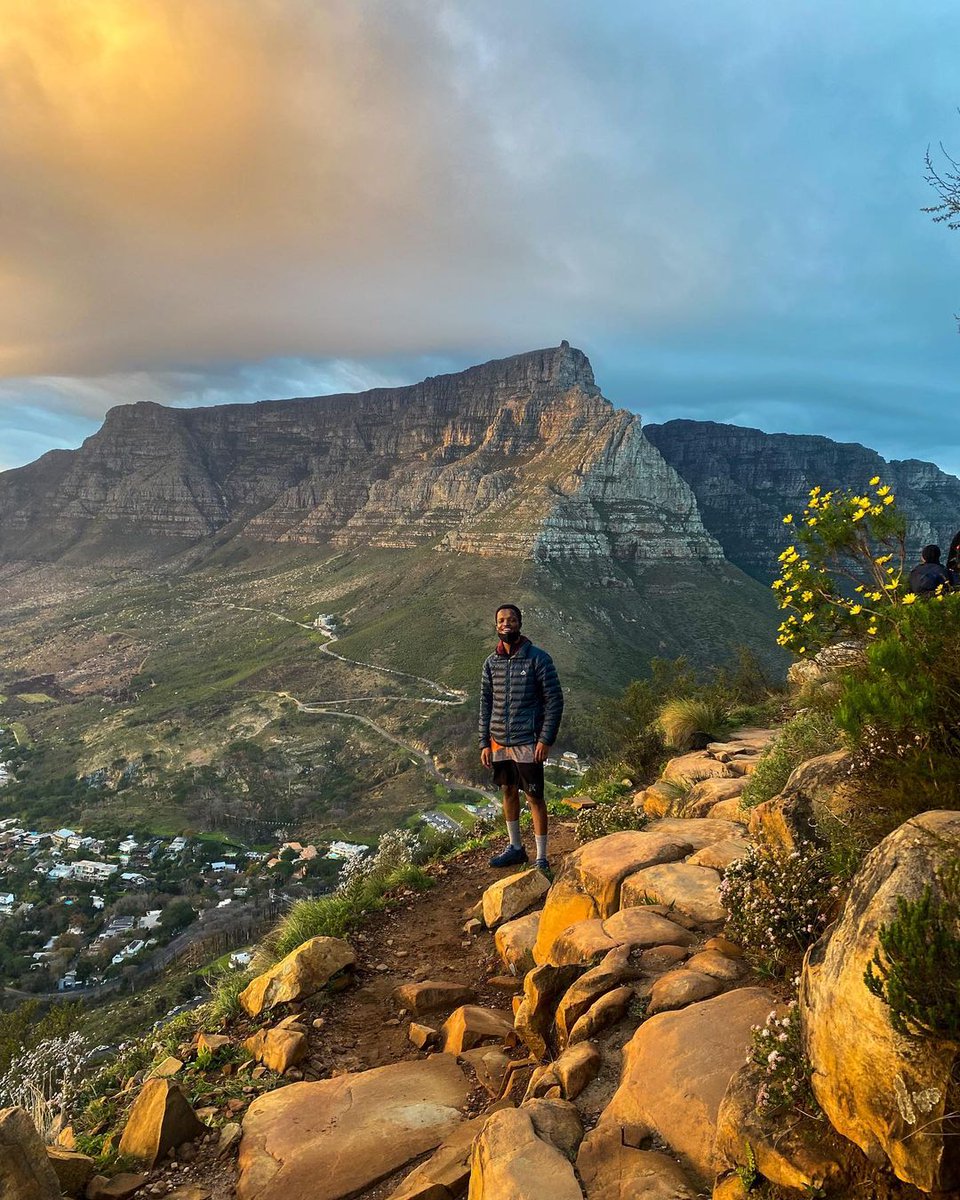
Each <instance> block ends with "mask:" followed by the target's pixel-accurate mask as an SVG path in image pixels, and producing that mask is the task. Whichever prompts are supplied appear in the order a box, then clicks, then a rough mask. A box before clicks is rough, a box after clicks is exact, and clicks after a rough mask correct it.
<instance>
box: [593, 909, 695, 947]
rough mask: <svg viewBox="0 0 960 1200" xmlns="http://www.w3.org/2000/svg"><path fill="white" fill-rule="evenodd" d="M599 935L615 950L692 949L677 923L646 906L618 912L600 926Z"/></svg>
mask: <svg viewBox="0 0 960 1200" xmlns="http://www.w3.org/2000/svg"><path fill="white" fill-rule="evenodd" d="M603 931H604V933H605V934H606V935H607V937H610V938H612V939H613V941H614V942H616V944H617V945H618V946H629V947H630V949H631V950H643V949H646V948H648V947H650V946H692V945H693V943H694V942H695V941H696V938H695V937H694V936H693V934H692V933H690V932H689V930H687V929H684V928H683V927H682V925H680V924H679V922H678V921H676V920H674V919H671V918H670V917H668V916H665V915H664V914H663V913H659V912H657V911H656V910H655V909H653V908H652V907H651V906H650V905H648V904H640V905H636V906H635V907H632V908H627V907H624V908H621V910H620V911H619V912H618V913H614V915H613V916H612V917H608V918H607V919H606V921H604V923H603Z"/></svg>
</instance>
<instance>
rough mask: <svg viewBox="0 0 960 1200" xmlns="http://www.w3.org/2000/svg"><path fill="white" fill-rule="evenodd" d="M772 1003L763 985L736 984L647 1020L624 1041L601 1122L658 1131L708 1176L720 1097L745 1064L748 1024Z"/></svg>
mask: <svg viewBox="0 0 960 1200" xmlns="http://www.w3.org/2000/svg"><path fill="white" fill-rule="evenodd" d="M776 1003H777V1000H776V997H775V996H774V994H773V993H772V992H770V991H768V990H767V989H766V988H756V987H755V988H738V989H736V990H735V991H732V992H726V993H724V994H723V995H722V996H716V997H714V998H713V999H712V1000H703V1001H701V1002H700V1003H699V1004H690V1005H688V1006H687V1007H686V1008H683V1009H680V1010H679V1011H678V1012H668V1013H659V1014H658V1015H657V1016H655V1017H650V1019H649V1020H647V1021H644V1023H643V1024H642V1025H641V1026H640V1028H639V1029H638V1030H637V1032H636V1033H635V1034H634V1035H633V1037H632V1038H631V1039H630V1041H629V1042H628V1043H627V1045H626V1047H625V1048H624V1061H623V1072H622V1075H621V1082H620V1087H619V1088H618V1089H617V1091H616V1092H615V1093H614V1095H613V1098H612V1099H611V1101H610V1103H609V1104H608V1105H607V1107H606V1108H605V1109H604V1111H603V1115H602V1116H601V1118H600V1123H601V1124H603V1125H606V1124H613V1125H618V1126H620V1127H624V1126H634V1125H642V1126H645V1127H646V1128H648V1129H651V1130H653V1131H655V1132H656V1133H658V1134H659V1135H660V1137H662V1138H663V1140H664V1141H665V1142H666V1143H667V1145H668V1146H670V1147H671V1149H672V1150H674V1151H675V1152H676V1153H677V1154H678V1155H680V1156H681V1157H682V1158H683V1159H684V1160H685V1161H686V1164H687V1165H688V1166H689V1168H690V1169H691V1171H692V1172H693V1173H695V1174H696V1175H698V1176H699V1177H700V1178H701V1179H703V1180H711V1181H712V1179H713V1176H714V1172H715V1167H716V1158H715V1149H714V1143H715V1139H716V1132H717V1113H718V1111H719V1109H720V1102H721V1100H722V1099H723V1096H724V1093H725V1091H726V1089H727V1084H728V1083H729V1082H730V1080H731V1079H732V1078H733V1075H734V1073H735V1072H736V1071H738V1070H739V1069H740V1067H742V1066H743V1063H744V1060H745V1058H746V1055H747V1049H748V1047H749V1045H750V1039H751V1030H752V1029H753V1026H754V1025H763V1023H764V1021H765V1020H766V1018H767V1015H768V1013H769V1012H770V1011H771V1010H772V1009H773V1008H775V1007H776Z"/></svg>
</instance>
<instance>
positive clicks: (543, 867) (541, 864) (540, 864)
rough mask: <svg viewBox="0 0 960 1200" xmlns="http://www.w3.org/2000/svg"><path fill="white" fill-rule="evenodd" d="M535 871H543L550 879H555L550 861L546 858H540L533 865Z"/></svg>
mask: <svg viewBox="0 0 960 1200" xmlns="http://www.w3.org/2000/svg"><path fill="white" fill-rule="evenodd" d="M533 866H534V870H536V871H542V872H543V873H544V875H546V876H547V878H548V879H552V878H553V872H552V871H551V870H550V860H549V859H546V858H538V859H537V860H536V862H535V863H534V864H533Z"/></svg>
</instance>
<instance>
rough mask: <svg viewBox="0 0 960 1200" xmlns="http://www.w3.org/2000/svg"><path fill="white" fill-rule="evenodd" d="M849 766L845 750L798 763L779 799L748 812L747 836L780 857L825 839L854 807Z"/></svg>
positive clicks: (854, 786) (853, 783)
mask: <svg viewBox="0 0 960 1200" xmlns="http://www.w3.org/2000/svg"><path fill="white" fill-rule="evenodd" d="M850 766H851V756H850V754H849V752H848V751H846V750H835V751H834V752H833V753H832V754H820V755H817V757H816V758H808V759H807V760H806V761H805V762H802V763H800V764H799V765H798V766H797V767H795V768H794V769H793V771H792V772H791V773H790V777H789V779H788V780H787V782H786V784H785V785H784V787H783V791H781V793H780V795H779V796H774V797H773V799H771V800H765V801H764V802H763V803H762V804H758V805H757V806H756V808H753V809H751V810H750V833H751V834H752V835H753V837H754V838H756V839H757V840H759V841H763V842H765V843H766V844H767V845H768V846H770V847H771V849H773V850H777V851H780V852H782V853H784V854H792V853H793V851H794V850H796V849H797V848H798V847H799V846H800V845H801V844H803V843H805V842H811V841H812V842H823V841H824V840H827V839H828V836H829V832H830V828H831V825H833V826H835V824H836V821H837V820H838V819H839V820H844V819H845V818H846V817H847V815H848V814H849V813H850V811H851V808H852V807H853V806H855V804H856V790H857V789H856V781H855V780H854V779H852V778H851V775H850Z"/></svg>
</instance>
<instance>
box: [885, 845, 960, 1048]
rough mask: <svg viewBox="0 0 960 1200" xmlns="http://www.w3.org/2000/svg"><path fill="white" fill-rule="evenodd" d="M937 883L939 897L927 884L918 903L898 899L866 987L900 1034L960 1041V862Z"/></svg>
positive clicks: (941, 874)
mask: <svg viewBox="0 0 960 1200" xmlns="http://www.w3.org/2000/svg"><path fill="white" fill-rule="evenodd" d="M936 879H937V885H938V886H937V889H936V891H937V893H938V894H935V893H934V889H933V888H931V887H930V886H927V887H926V888H924V891H923V895H922V896H921V897H920V898H919V899H918V900H905V899H904V898H903V897H902V896H898V897H897V915H896V917H895V918H894V919H893V921H891V922H890V924H889V925H881V926H880V929H879V931H878V935H877V936H878V938H879V940H880V949H879V950H876V951H874V955H873V961H872V962H871V963H868V964H867V969H866V972H865V973H864V983H865V984H866V985H867V987H868V988H869V989H870V991H871V992H872V993H873V994H874V995H875V996H879V997H880V999H881V1000H883V1001H884V1002H885V1003H886V1004H887V1005H888V1006H889V1015H890V1024H891V1025H892V1026H893V1028H894V1029H895V1030H897V1032H898V1033H903V1034H912V1035H914V1036H920V1037H930V1038H940V1039H943V1040H946V1041H951V1042H960V859H953V860H952V861H950V862H949V863H948V864H946V865H945V866H944V867H943V868H942V869H941V870H940V871H938V872H937V875H936ZM881 951H882V952H881Z"/></svg>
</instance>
